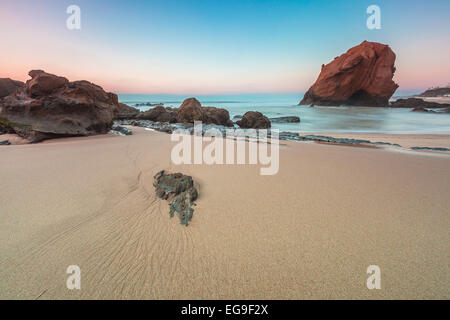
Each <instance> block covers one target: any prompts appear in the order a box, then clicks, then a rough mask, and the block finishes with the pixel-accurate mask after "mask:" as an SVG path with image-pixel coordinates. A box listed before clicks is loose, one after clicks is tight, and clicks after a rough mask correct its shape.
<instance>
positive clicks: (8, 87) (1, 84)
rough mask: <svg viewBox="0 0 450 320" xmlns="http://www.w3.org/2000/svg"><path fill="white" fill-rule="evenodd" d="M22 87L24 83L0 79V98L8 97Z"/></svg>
mask: <svg viewBox="0 0 450 320" xmlns="http://www.w3.org/2000/svg"><path fill="white" fill-rule="evenodd" d="M23 85H24V83H23V82H22V81H17V80H11V79H9V78H0V98H3V97H6V96H8V95H10V94H11V93H13V92H14V91H16V90H17V89H18V88H21V87H23Z"/></svg>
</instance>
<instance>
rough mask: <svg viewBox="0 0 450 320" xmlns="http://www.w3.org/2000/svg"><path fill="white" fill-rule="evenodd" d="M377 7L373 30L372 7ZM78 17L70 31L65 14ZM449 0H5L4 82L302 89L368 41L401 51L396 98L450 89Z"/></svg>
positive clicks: (144, 89) (146, 88)
mask: <svg viewBox="0 0 450 320" xmlns="http://www.w3.org/2000/svg"><path fill="white" fill-rule="evenodd" d="M372 4H376V5H378V6H379V7H380V9H381V29H380V30H369V29H368V28H367V27H366V20H367V18H368V17H369V14H367V13H366V9H367V7H368V6H369V5H372ZM69 5H77V6H79V7H80V9H81V29H80V30H69V29H68V28H67V27H66V20H67V19H68V18H69V16H70V15H69V14H67V12H66V10H67V7H68V6H69ZM448 12H450V1H449V0H428V1H414V0H409V1H407V0H370V1H365V0H342V1H339V0H324V1H322V0H317V1H315V0H296V1H292V0H285V1H281V0H278V1H276V0H259V1H258V0H185V1H181V0H178V1H175V0H145V1H144V0H143V1H133V0H128V1H116V0H95V1H93V0H33V1H31V0H0V44H1V48H0V77H9V78H13V79H16V80H22V81H25V80H27V79H28V78H29V77H28V75H27V74H28V71H29V70H32V69H43V70H45V71H47V72H50V73H53V74H57V75H62V76H65V77H66V78H68V79H69V80H71V81H73V80H80V79H85V80H89V81H91V82H94V83H96V84H98V85H100V86H102V87H103V88H104V89H106V90H108V91H113V92H116V93H172V94H227V93H233V94H236V93H278V92H279V93H283V92H304V91H306V90H307V89H308V88H309V87H310V86H311V85H312V84H313V82H314V81H315V80H316V79H317V77H318V75H319V72H320V69H321V65H322V64H326V63H328V62H330V61H331V60H333V58H334V57H336V56H338V55H340V54H342V53H344V52H345V51H347V50H348V49H349V48H351V47H353V46H355V45H358V44H359V43H361V42H362V41H364V40H368V41H376V42H381V43H384V44H388V45H389V46H390V47H391V48H392V49H393V50H394V52H395V53H396V55H397V61H396V67H397V71H396V74H395V77H394V80H395V81H396V82H397V83H398V84H399V85H400V88H399V90H420V89H426V88H429V87H431V86H438V85H446V84H448V83H449V82H450V19H448Z"/></svg>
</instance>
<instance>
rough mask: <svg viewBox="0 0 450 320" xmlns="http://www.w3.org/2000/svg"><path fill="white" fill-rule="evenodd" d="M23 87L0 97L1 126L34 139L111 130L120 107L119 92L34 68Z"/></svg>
mask: <svg viewBox="0 0 450 320" xmlns="http://www.w3.org/2000/svg"><path fill="white" fill-rule="evenodd" d="M29 75H30V76H31V79H30V80H28V81H27V82H26V84H25V86H23V87H22V88H19V89H18V90H17V91H15V92H14V93H12V94H10V95H9V96H6V97H4V98H3V99H2V100H0V126H2V127H6V128H8V129H9V130H12V131H14V132H16V133H17V134H18V135H20V136H21V137H24V138H27V139H28V140H30V141H31V142H37V141H40V140H43V139H48V138H54V137H60V136H73V135H92V134H99V133H107V132H108V131H109V130H110V129H111V126H112V124H113V118H114V115H115V113H116V112H117V110H118V108H119V102H118V98H117V95H115V94H113V93H108V92H105V91H104V90H103V89H102V88H101V87H99V86H97V85H95V84H93V83H90V82H88V81H84V80H83V81H74V82H69V81H68V80H67V79H66V78H64V77H58V76H55V75H52V74H48V73H46V72H44V71H41V70H33V71H30V73H29Z"/></svg>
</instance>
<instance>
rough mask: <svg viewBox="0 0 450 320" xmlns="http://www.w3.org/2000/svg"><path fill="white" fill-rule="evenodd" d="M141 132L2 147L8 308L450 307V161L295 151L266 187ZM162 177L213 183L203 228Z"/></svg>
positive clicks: (308, 148)
mask: <svg viewBox="0 0 450 320" xmlns="http://www.w3.org/2000/svg"><path fill="white" fill-rule="evenodd" d="M133 131H134V135H133V136H127V137H124V136H115V135H103V136H95V137H87V138H65V139H58V140H52V141H46V142H43V143H40V144H35V145H16V146H5V147H2V148H0V176H1V179H0V186H1V190H2V191H1V193H0V204H1V205H0V208H1V209H0V279H2V280H1V282H0V298H2V299H36V298H39V299H84V298H112V299H132V298H144V299H284V298H285V299H311V298H323V299H347V298H350V299H381V298H388V299H404V298H416V299H424V298H427V299H437V298H441V299H448V297H449V296H448V281H449V278H448V240H449V239H448V228H449V222H450V221H449V212H450V197H448V190H450V155H448V154H435V153H426V152H396V151H390V150H383V149H371V148H353V147H342V146H333V145H323V144H317V143H297V142H288V141H284V142H283V145H282V147H281V148H280V170H279V173H278V174H277V175H274V176H261V175H259V168H260V166H259V165H214V166H208V165H180V166H176V165H174V164H172V163H171V159H170V151H171V148H172V146H173V145H174V143H173V142H171V141H170V136H169V135H167V134H163V133H158V132H150V131H146V130H144V129H142V128H133ZM402 139H403V138H402ZM424 139H427V138H424ZM378 140H383V139H381V138H380V139H378ZM438 140H439V139H437V140H436V145H438V144H439V145H444V144H445V143H448V136H447V137H443V140H446V141H447V142H445V141H440V142H439V143H438V142H437V141H438ZM441 140H442V139H441ZM403 144H406V143H405V142H403ZM414 144H418V143H416V142H414ZM161 169H167V170H172V171H181V172H183V173H185V174H189V175H192V176H193V178H194V180H195V181H196V182H197V184H198V188H199V191H200V198H199V199H198V201H197V207H195V212H194V217H193V220H192V221H191V224H190V225H189V227H184V226H182V225H180V223H179V221H178V219H177V218H176V217H175V218H173V219H170V218H169V213H168V212H169V207H168V204H167V202H166V201H164V200H160V199H157V198H156V197H155V195H154V187H153V186H152V184H153V175H154V174H155V173H156V172H158V171H159V170H161ZM69 265H78V266H79V267H80V268H81V290H68V289H67V288H66V279H67V277H68V276H69V275H67V274H66V269H67V267H68V266H69ZM369 265H378V266H380V268H381V279H382V280H381V285H382V289H381V290H368V289H367V287H366V279H367V277H368V275H367V274H366V269H367V267H368V266H369Z"/></svg>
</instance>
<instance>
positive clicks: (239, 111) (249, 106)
mask: <svg viewBox="0 0 450 320" xmlns="http://www.w3.org/2000/svg"><path fill="white" fill-rule="evenodd" d="M190 97H192V96H189V95H170V94H167V95H162V94H119V101H120V102H122V103H125V104H128V105H130V106H133V107H137V108H138V109H140V110H142V111H145V110H148V109H150V108H152V107H149V106H136V105H137V104H140V103H152V104H158V103H163V104H164V106H165V107H175V108H177V107H179V106H180V105H181V103H182V102H183V100H184V99H186V98H190ZM195 97H196V98H197V99H198V100H199V101H200V102H201V104H202V106H212V107H220V108H225V109H226V110H228V112H229V113H230V118H231V119H233V117H234V116H236V115H243V114H244V113H245V112H247V111H259V112H261V113H263V114H264V115H266V116H267V117H269V118H274V117H284V116H298V117H300V119H301V122H300V123H272V128H273V129H279V130H280V131H290V132H305V133H308V132H347V133H355V132H360V133H439V132H450V114H433V113H420V112H412V111H411V109H398V108H397V109H396V108H372V107H321V106H315V107H313V108H311V107H308V106H298V103H299V102H300V100H301V99H302V97H303V93H299V94H295V93H289V94H238V95H195ZM397 97H398V96H397Z"/></svg>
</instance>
